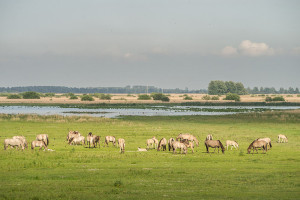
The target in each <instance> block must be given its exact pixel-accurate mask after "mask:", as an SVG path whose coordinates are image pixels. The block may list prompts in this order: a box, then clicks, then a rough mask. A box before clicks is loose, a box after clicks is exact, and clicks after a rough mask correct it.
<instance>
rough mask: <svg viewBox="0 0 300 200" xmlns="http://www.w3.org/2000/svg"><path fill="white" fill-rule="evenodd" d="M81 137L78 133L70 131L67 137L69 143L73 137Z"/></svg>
mask: <svg viewBox="0 0 300 200" xmlns="http://www.w3.org/2000/svg"><path fill="white" fill-rule="evenodd" d="M78 136H81V135H80V133H79V132H78V131H69V133H68V135H67V141H68V142H69V141H70V140H71V139H72V138H73V137H78Z"/></svg>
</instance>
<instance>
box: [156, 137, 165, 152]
mask: <svg viewBox="0 0 300 200" xmlns="http://www.w3.org/2000/svg"><path fill="white" fill-rule="evenodd" d="M161 147H162V149H163V151H165V150H167V139H166V138H162V139H161V140H160V141H159V143H158V147H157V151H160V148H161Z"/></svg>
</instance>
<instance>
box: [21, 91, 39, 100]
mask: <svg viewBox="0 0 300 200" xmlns="http://www.w3.org/2000/svg"><path fill="white" fill-rule="evenodd" d="M22 96H23V99H40V98H41V97H40V94H39V93H37V92H24V93H23V94H22Z"/></svg>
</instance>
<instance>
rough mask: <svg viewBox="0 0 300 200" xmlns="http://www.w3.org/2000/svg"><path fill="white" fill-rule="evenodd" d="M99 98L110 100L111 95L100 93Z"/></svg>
mask: <svg viewBox="0 0 300 200" xmlns="http://www.w3.org/2000/svg"><path fill="white" fill-rule="evenodd" d="M99 99H104V100H111V95H110V94H100V97H99Z"/></svg>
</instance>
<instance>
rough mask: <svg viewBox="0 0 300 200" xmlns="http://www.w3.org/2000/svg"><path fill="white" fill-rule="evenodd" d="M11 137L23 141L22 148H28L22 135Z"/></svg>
mask: <svg viewBox="0 0 300 200" xmlns="http://www.w3.org/2000/svg"><path fill="white" fill-rule="evenodd" d="M13 139H19V140H21V142H22V143H23V146H24V148H26V149H27V148H28V143H27V141H26V139H25V137H24V136H14V137H13Z"/></svg>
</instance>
